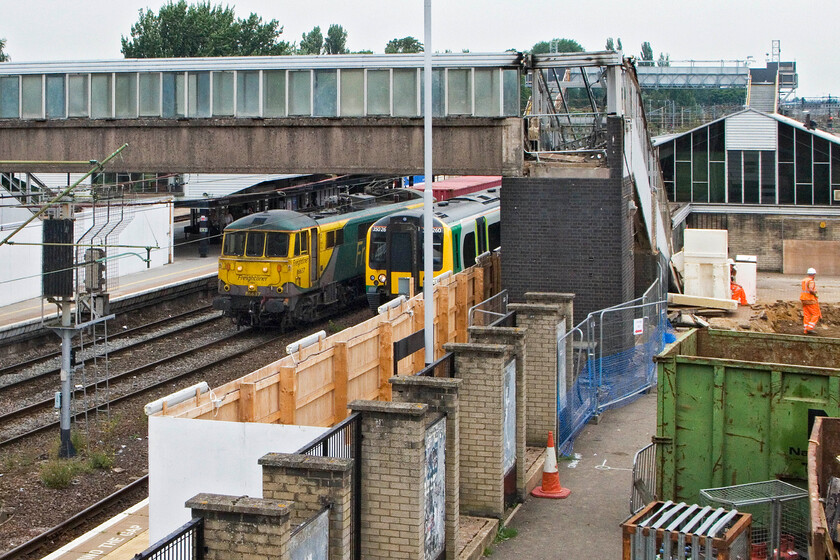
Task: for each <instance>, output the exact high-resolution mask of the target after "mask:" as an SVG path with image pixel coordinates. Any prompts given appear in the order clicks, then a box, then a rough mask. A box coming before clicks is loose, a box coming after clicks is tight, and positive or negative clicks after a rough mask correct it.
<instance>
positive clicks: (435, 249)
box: [420, 231, 443, 270]
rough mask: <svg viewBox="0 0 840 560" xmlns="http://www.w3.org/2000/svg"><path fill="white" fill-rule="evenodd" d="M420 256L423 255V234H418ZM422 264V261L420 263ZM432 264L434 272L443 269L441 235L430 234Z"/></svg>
mask: <svg viewBox="0 0 840 560" xmlns="http://www.w3.org/2000/svg"><path fill="white" fill-rule="evenodd" d="M420 254H421V255H422V254H423V232H422V231H421V232H420ZM421 262H422V261H421ZM432 263H433V268H434V270H440V269H442V268H443V233H442V232H441V233H433V234H432Z"/></svg>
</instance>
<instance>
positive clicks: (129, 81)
mask: <svg viewBox="0 0 840 560" xmlns="http://www.w3.org/2000/svg"><path fill="white" fill-rule="evenodd" d="M114 106H115V113H116V117H117V118H118V119H136V118H137V74H116V77H115V85H114Z"/></svg>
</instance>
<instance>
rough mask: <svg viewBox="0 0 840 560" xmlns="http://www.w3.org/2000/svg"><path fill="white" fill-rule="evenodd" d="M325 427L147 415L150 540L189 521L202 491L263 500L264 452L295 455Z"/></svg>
mask: <svg viewBox="0 0 840 560" xmlns="http://www.w3.org/2000/svg"><path fill="white" fill-rule="evenodd" d="M327 429H328V428H315V427H310V426H287V425H282V424H260V423H252V422H218V421H213V420H192V419H187V418H170V417H165V416H150V417H149V542H157V541H158V540H159V539H161V538H163V537H165V536H166V535H168V534H169V533H171V532H172V531H174V530H175V529H177V528H178V527H180V526H181V525H183V524H184V523H186V522H187V521H189V520H190V510H189V509H187V508H185V507H184V503H185V502H186V501H187V500H189V499H190V498H192V497H193V496H195V495H196V494H199V493H201V492H210V493H214V494H228V495H232V496H251V497H254V498H259V497H262V467H261V466H260V465H258V464H257V460H258V459H259V458H260V457H262V456H263V455H265V454H266V453H293V452H295V451H297V450H298V449H300V448H301V447H303V446H304V445H306V444H307V443H309V442H310V441H312V440H313V439H315V438H317V437H318V436H319V435H321V434H322V433H324V432H326V431H327Z"/></svg>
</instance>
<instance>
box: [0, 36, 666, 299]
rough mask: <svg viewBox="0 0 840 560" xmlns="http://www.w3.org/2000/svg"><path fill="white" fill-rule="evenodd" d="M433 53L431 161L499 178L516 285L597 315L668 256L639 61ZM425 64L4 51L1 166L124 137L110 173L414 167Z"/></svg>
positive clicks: (73, 157)
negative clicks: (64, 58) (47, 56)
mask: <svg viewBox="0 0 840 560" xmlns="http://www.w3.org/2000/svg"><path fill="white" fill-rule="evenodd" d="M432 64H433V70H432V78H431V79H432V88H433V100H432V101H433V111H434V115H433V116H434V145H433V150H434V155H433V159H434V170H435V172H436V173H437V174H459V175H461V174H478V175H502V176H503V177H504V180H503V186H504V188H503V189H502V193H503V194H502V208H503V210H502V211H503V229H502V237H503V244H504V245H505V247H506V248H507V247H511V248H512V249H513V250H511V251H507V252H506V258H505V263H506V266H505V267H504V269H505V271H504V272H503V275H504V276H505V281H506V282H505V283H506V285H508V286H509V287H510V290H511V292H512V297H513V298H514V300H517V299H519V298H521V297H523V296H524V292H525V291H562V292H575V293H578V294H580V295H579V299H578V303H577V306H578V307H579V309H581V311H583V312H584V313H585V312H587V311H592V310H595V309H598V308H603V307H607V306H609V305H613V304H615V303H618V302H621V301H626V300H628V299H632V297H633V295H634V290H636V289H637V288H636V287H637V285H642V284H644V285H645V286H647V285H649V284H650V280H652V277H653V276H655V275H656V274H657V272H656V271H657V270H659V269H662V270H664V269H665V268H664V267H657V266H656V262H658V261H659V260H663V259H667V258H669V257H670V254H671V249H670V227H669V226H668V224H670V220H669V218H668V207H667V203H666V201H665V198H664V195H663V190H662V180H661V176H660V171H659V164H658V161H657V160H656V156H655V154H654V152H653V151H652V149H651V144H650V139H649V137H648V133H647V127H646V123H645V118H644V113H643V110H642V101H641V96H640V87H639V82H638V77H637V74H636V70H635V67H634V66H633V63H632V62H631V61H630V60H628V59H625V58H624V57H623V56H622V55H621V54H620V53H615V52H590V53H568V54H546V55H535V56H533V57H530V56H528V57H526V56H523V55H522V54H520V53H499V54H474V53H462V54H449V53H447V54H436V55H434V56H433V63H432ZM422 67H423V55H422V54H419V55H346V56H345V55H334V56H312V57H310V56H292V57H235V58H198V59H185V58H181V59H144V60H131V59H129V60H117V61H88V62H49V63H4V64H3V65H2V67H0V160H3V161H0V172H4V173H17V172H37V171H41V172H48V171H49V172H56V171H58V172H68V171H78V170H79V169H80V168H84V169H85V170H86V169H87V167H88V164H87V163H86V162H88V161H89V160H91V159H96V158H102V157H104V156H105V155H107V154H109V153H111V152H112V151H113V150H114V149H116V148H117V147H119V146H120V145H122V144H124V143H128V144H129V148H128V149H127V150H124V151H123V153H122V154H120V157H119V158H117V159H115V160H113V161H112V162H110V163H109V164H108V170H109V171H117V172H148V173H152V172H161V173H190V172H216V173H278V172H279V173H382V174H391V175H395V174H414V173H418V172H422V169H423V119H422V116H423V115H422V107H423V102H422V101H423V100H422V96H423V71H422ZM526 76H527V77H528V78H529V79H528V80H527V83H529V84H530V87H531V96H530V101H529V103H528V107H527V109H526V110H525V111H524V115H523V111H522V108H521V103H520V100H521V99H522V93H521V88H522V84H523V82H524V80H523V78H524V77H526ZM72 162H76V164H73V163H72ZM79 162H85V164H84V165H81V164H80V163H79ZM546 266H548V268H549V269H550V270H546V269H545V267H546Z"/></svg>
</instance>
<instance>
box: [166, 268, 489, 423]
mask: <svg viewBox="0 0 840 560" xmlns="http://www.w3.org/2000/svg"><path fill="white" fill-rule="evenodd" d="M500 269H501V257H500V255H499V254H498V253H494V254H493V255H491V256H489V257H486V258H483V259H481V260H480V262H479V263H478V264H477V265H476V266H473V267H471V268H469V269H467V270H465V271H463V272H460V273H458V274H455V275H454V276H450V277H448V278H445V279H443V280H441V281H439V282H438V283H437V285H436V287H435V295H434V298H435V310H436V313H435V324H434V327H433V328H434V329H435V358H439V357H441V356H442V355H443V353H444V351H443V345H444V344H446V343H448V342H466V341H467V316H468V313H469V309H470V307H472V306H474V305H476V304H478V303H480V302H482V301H484V300H485V299H487V297H490V296H492V295H494V294H496V293H497V292H498V291H499V290H500V283H499V280H500V277H501V276H500V274H499V270H500ZM422 298H423V295H422V294H418V295H416V296H414V297H413V298H411V299H410V300H408V301H406V302H405V303H403V304H402V305H400V306H398V307H394V308H393V309H390V310H388V311H387V312H386V313H383V314H382V315H377V316H375V317H372V318H371V319H368V320H367V321H365V322H363V323H359V324H358V325H354V326H352V327H350V328H347V329H344V330H342V331H340V332H338V333H335V334H333V335H331V336H329V337H327V338H326V339H325V340H322V341H320V342H319V343H317V344H314V345H312V346H309V347H306V348H304V349H302V350H300V351H298V352H295V353H293V354H291V355H288V356H284V357H283V358H281V359H279V360H277V361H275V362H272V363H270V364H268V365H267V366H264V367H262V368H260V369H258V370H256V371H253V372H251V373H249V374H247V375H245V376H243V377H240V378H239V379H236V380H234V381H231V382H229V383H226V384H224V385H222V386H220V387H216V388H214V389H212V390H211V391H210V392H208V393H204V394H203V395H200V396H196V397H195V398H192V399H189V400H187V401H185V402H182V403H180V404H178V405H175V406H172V407H169V408H168V409H167V410H166V412H165V413H164V412H161V413H159V414H161V415H165V416H173V417H178V418H196V419H206V420H224V421H229V422H264V423H280V424H298V425H303V426H332V425H334V424H336V423H337V422H340V421H341V420H343V419H344V418H346V417H347V403H348V402H351V401H353V400H356V399H364V400H391V384H390V383H388V379H390V378H391V377H392V376H393V373H394V358H393V343H394V341H396V340H400V339H402V338H405V337H407V336H408V335H410V334H412V333H414V332H416V331H418V330H420V329H422V328H423V324H424V317H425V315H424V302H423V299H422ZM424 358H425V356H424V351H423V350H419V351H418V352H415V353H414V354H413V355H412V356H411V357H410V358H406V359H404V360H401V361H400V363H399V369H398V375H413V374H414V373H416V372H418V371H420V370H421V369H422V368H423V366H424V365H425V362H424Z"/></svg>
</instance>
